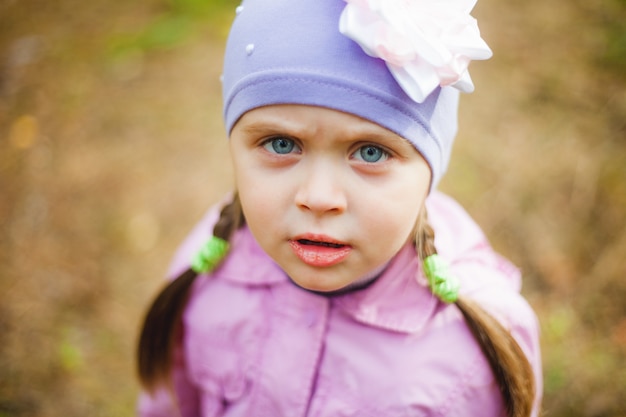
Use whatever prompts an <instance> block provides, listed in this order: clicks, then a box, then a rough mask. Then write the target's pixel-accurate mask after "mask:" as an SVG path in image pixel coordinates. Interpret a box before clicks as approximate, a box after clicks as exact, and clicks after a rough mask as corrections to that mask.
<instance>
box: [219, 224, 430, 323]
mask: <svg viewBox="0 0 626 417" xmlns="http://www.w3.org/2000/svg"><path fill="white" fill-rule="evenodd" d="M232 245H233V247H236V248H237V250H236V251H233V252H232V253H231V254H230V256H228V257H227V258H226V259H225V260H224V263H223V264H222V265H221V266H220V268H219V270H218V271H216V273H218V274H219V275H220V277H221V278H222V279H226V280H228V281H231V282H234V283H238V284H242V285H247V286H268V285H285V286H289V287H292V288H293V291H299V292H303V293H307V292H306V291H305V290H303V289H301V288H298V287H297V286H295V285H294V284H293V283H292V282H290V280H289V278H288V277H287V276H286V274H285V273H284V271H283V270H282V269H281V268H280V267H279V266H278V265H277V264H276V263H275V262H274V261H273V260H272V259H271V258H270V257H269V256H268V255H267V254H266V253H265V252H264V251H263V250H262V249H261V248H260V247H259V245H258V244H257V242H256V240H255V239H254V237H253V236H252V233H251V232H250V230H249V229H248V228H247V227H243V228H242V229H241V230H239V231H238V232H237V233H236V234H235V236H233V240H232ZM425 282H426V280H425V279H424V277H423V274H422V271H421V268H420V267H419V262H418V259H417V256H416V254H415V250H414V249H413V247H412V246H411V245H410V244H407V245H406V246H405V247H404V248H403V249H402V250H400V252H399V253H398V254H397V255H396V256H395V258H394V259H393V260H392V261H391V262H390V264H389V266H388V267H387V268H386V269H385V271H384V272H383V273H382V275H381V276H380V277H379V278H378V279H377V280H376V282H374V283H373V284H371V285H370V286H368V287H367V288H365V289H363V290H360V291H355V292H351V293H348V294H345V295H341V296H337V297H331V298H328V299H327V301H326V302H329V303H331V305H332V306H334V307H336V308H338V309H341V310H342V311H343V312H345V313H346V314H348V315H349V316H351V317H352V318H353V319H354V320H356V321H358V322H360V323H363V324H366V325H369V326H373V327H378V328H381V329H386V330H390V331H395V332H403V333H415V332H418V331H419V330H420V329H422V328H423V327H424V325H425V324H426V323H427V322H428V320H429V319H430V317H431V316H432V315H433V314H434V312H435V310H436V308H437V307H438V306H440V305H441V303H440V302H439V300H438V299H437V298H436V297H435V296H433V294H432V293H431V292H430V290H429V289H428V288H427V286H426V284H425ZM310 295H311V294H310V293H307V296H310ZM315 296H316V297H319V298H321V299H326V297H324V296H322V295H315ZM307 298H308V297H307Z"/></svg>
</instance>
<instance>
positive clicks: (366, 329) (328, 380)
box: [139, 0, 542, 417]
mask: <svg viewBox="0 0 626 417" xmlns="http://www.w3.org/2000/svg"><path fill="white" fill-rule="evenodd" d="M473 3H474V0H467V1H466V0H452V1H446V2H443V1H440V0H414V1H409V0H347V2H346V1H344V0H298V1H295V0H247V1H244V3H243V4H242V5H241V6H240V7H239V8H238V9H237V17H236V19H235V22H234V24H233V26H232V30H231V33H230V36H229V39H228V43H227V47H226V54H225V62H224V73H223V100H224V119H225V124H226V128H227V131H228V133H229V137H230V150H231V155H232V162H233V165H234V171H235V180H236V188H237V191H236V192H235V193H233V195H231V196H229V197H227V198H226V199H225V200H224V202H223V203H222V204H221V205H220V206H219V207H216V208H214V209H212V210H210V211H209V213H208V214H207V216H206V217H205V218H204V220H202V221H201V223H200V224H199V225H198V226H197V227H196V229H195V230H194V231H193V232H192V234H191V235H190V236H189V237H188V239H187V240H186V242H185V243H184V244H183V245H182V247H181V249H180V251H179V252H178V255H177V256H176V258H175V261H174V263H173V267H172V268H173V269H172V276H173V277H175V276H177V278H175V279H174V280H172V281H171V283H170V284H169V285H168V286H167V287H166V288H165V289H164V290H163V291H162V292H161V293H160V294H159V296H158V297H157V299H156V300H155V301H154V303H153V305H152V306H151V308H150V310H149V312H148V314H147V317H146V321H145V323H144V327H143V331H142V334H141V339H140V343H139V375H140V378H141V382H142V384H143V386H144V388H145V393H144V394H142V397H141V399H140V402H139V413H140V415H142V416H184V417H187V416H203V417H209V416H268V417H277V416H285V417H295V416H372V417H374V416H375V417H380V416H392V417H393V416H481V417H488V416H529V415H532V416H536V415H538V412H539V402H540V397H541V395H540V393H541V383H542V379H541V364H540V353H539V347H538V327H537V321H536V318H535V315H534V313H533V311H532V310H531V308H530V307H529V306H528V304H527V303H526V302H525V301H524V299H523V298H522V297H521V296H520V294H519V287H520V278H519V274H518V271H517V270H516V269H515V268H514V267H513V266H512V265H511V264H509V263H508V262H507V261H506V260H504V259H502V258H501V257H499V256H498V255H497V254H496V253H494V252H493V250H492V249H491V248H490V246H489V244H488V242H487V241H486V239H485V237H484V236H483V234H482V232H481V231H480V229H479V228H478V227H477V226H476V224H475V223H474V222H473V221H472V220H471V219H470V218H469V217H468V215H467V214H466V213H465V212H464V211H463V210H462V209H461V208H460V207H459V206H458V205H457V204H456V203H455V202H454V201H453V200H451V199H450V198H449V197H446V196H444V195H442V194H441V193H438V192H436V191H435V188H436V186H437V184H438V182H439V180H440V179H441V176H442V175H443V173H444V171H445V169H446V166H447V163H448V159H449V157H450V151H451V146H452V142H453V140H454V136H455V134H456V128H457V122H456V120H457V103H458V93H459V90H461V91H466V92H469V91H471V90H472V89H473V85H472V81H471V79H470V77H469V75H468V72H467V67H468V64H469V61H470V60H472V59H486V58H488V57H489V56H490V55H491V51H490V50H489V48H488V47H487V45H486V44H485V43H484V42H483V40H482V39H481V38H480V35H479V32H478V28H477V26H476V23H475V20H474V19H473V18H471V16H470V15H469V12H470V11H471V9H472V7H473ZM427 212H428V216H427V214H426V213H427Z"/></svg>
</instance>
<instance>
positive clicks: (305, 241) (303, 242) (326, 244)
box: [298, 239, 346, 249]
mask: <svg viewBox="0 0 626 417" xmlns="http://www.w3.org/2000/svg"><path fill="white" fill-rule="evenodd" d="M298 243H300V244H301V245H312V246H323V247H326V248H335V249H338V248H342V247H344V246H346V245H342V244H339V243H332V242H320V241H317V240H308V239H298Z"/></svg>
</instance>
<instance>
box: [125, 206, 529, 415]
mask: <svg viewBox="0 0 626 417" xmlns="http://www.w3.org/2000/svg"><path fill="white" fill-rule="evenodd" d="M244 223H245V218H244V217H243V212H242V210H241V203H240V202H239V198H238V197H237V195H235V198H234V199H233V201H232V202H231V203H230V204H228V205H226V206H225V207H224V208H223V209H222V212H221V214H220V218H219V220H218V222H217V223H216V225H215V227H214V230H213V234H214V235H215V236H217V237H220V238H222V239H225V240H229V239H230V237H231V236H232V234H233V232H234V231H235V230H237V229H238V228H239V227H240V226H242V225H243V224H244ZM434 242H435V236H434V230H433V229H432V227H431V226H430V225H429V223H428V221H427V218H426V211H425V210H423V212H422V216H421V218H420V221H419V222H418V227H417V231H416V236H415V246H416V250H417V253H418V255H419V257H420V258H421V259H424V258H425V257H427V256H429V255H432V254H434V253H436V252H437V251H436V249H435V244H434ZM196 275H197V274H196V273H195V272H194V271H193V270H191V269H188V270H186V271H185V272H183V273H182V274H181V275H180V276H179V277H178V278H176V279H175V280H173V281H172V282H170V283H169V284H168V285H166V286H165V288H164V289H163V290H162V291H161V292H160V293H159V294H158V296H157V297H156V299H155V300H154V302H153V303H152V305H151V307H150V308H149V310H148V313H147V314H146V317H145V320H144V324H143V328H142V331H141V335H140V338H139V344H138V350H137V359H138V360H137V363H138V372H139V379H140V382H141V384H142V385H143V387H144V388H146V389H147V390H149V391H152V390H154V389H155V388H157V387H158V386H166V387H171V378H170V374H171V369H172V361H173V357H174V349H175V348H176V343H177V342H178V341H179V340H180V337H181V315H182V312H183V310H184V307H185V304H186V302H187V298H188V294H189V289H190V288H191V285H192V284H193V282H194V280H195V278H196ZM455 304H456V306H457V307H458V308H459V310H460V311H461V312H462V314H463V316H464V317H465V321H466V322H467V324H468V326H469V328H470V330H471V332H472V334H473V335H474V337H475V338H476V340H477V341H478V343H479V345H480V347H481V350H482V351H483V353H484V355H485V356H486V358H487V360H488V361H489V364H490V366H491V369H492V371H493V374H494V376H495V379H496V381H497V383H498V386H499V389H500V392H501V393H502V397H503V400H504V404H505V406H506V409H507V415H508V416H509V417H526V416H529V415H530V413H531V410H532V406H533V399H534V397H535V387H534V381H535V379H534V376H533V371H532V368H531V366H530V363H529V362H528V360H527V359H526V356H525V355H524V353H523V352H522V350H521V348H520V347H519V345H518V344H517V342H516V341H515V339H513V336H511V334H510V332H508V331H507V330H506V329H505V328H504V327H503V326H502V325H501V324H500V323H498V321H496V320H495V319H494V318H493V317H492V316H491V315H489V314H488V313H487V312H486V311H485V310H483V309H482V308H481V307H480V306H479V305H478V304H477V303H476V302H474V301H471V300H468V299H466V298H463V297H459V299H458V300H457V301H456V303H455Z"/></svg>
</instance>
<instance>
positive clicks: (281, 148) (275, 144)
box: [263, 137, 300, 155]
mask: <svg viewBox="0 0 626 417" xmlns="http://www.w3.org/2000/svg"><path fill="white" fill-rule="evenodd" d="M263 147H264V148H265V149H266V150H268V151H270V152H274V153H277V154H280V155H285V154H288V153H291V152H293V151H294V150H299V149H300V148H298V146H297V145H296V142H294V141H293V140H292V139H289V138H284V137H278V138H273V139H269V140H268V141H267V142H265V143H264V144H263Z"/></svg>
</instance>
